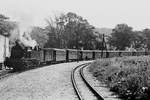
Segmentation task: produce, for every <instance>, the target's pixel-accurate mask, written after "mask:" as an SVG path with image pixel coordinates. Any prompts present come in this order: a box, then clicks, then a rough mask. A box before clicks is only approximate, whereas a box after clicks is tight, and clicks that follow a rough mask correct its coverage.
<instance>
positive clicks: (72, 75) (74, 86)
mask: <svg viewBox="0 0 150 100" xmlns="http://www.w3.org/2000/svg"><path fill="white" fill-rule="evenodd" d="M89 64H90V63H85V64H81V65H79V66H77V67H75V68H74V69H73V70H72V72H71V81H72V84H73V88H74V90H75V92H76V95H77V96H78V98H79V100H84V99H83V97H82V95H81V92H80V90H79V88H78V86H77V83H76V80H75V75H74V74H75V71H76V70H77V69H78V68H80V67H81V69H80V70H79V71H80V72H79V74H80V76H81V78H82V79H83V82H84V83H85V85H86V86H87V88H88V89H89V90H90V91H91V92H92V93H93V94H94V96H95V97H96V98H97V99H98V100H104V99H103V98H102V97H101V96H100V95H99V94H98V93H97V92H96V91H95V90H94V89H93V88H92V86H91V85H90V84H88V82H87V81H86V79H85V77H84V74H83V68H85V67H86V66H88V65H89Z"/></svg>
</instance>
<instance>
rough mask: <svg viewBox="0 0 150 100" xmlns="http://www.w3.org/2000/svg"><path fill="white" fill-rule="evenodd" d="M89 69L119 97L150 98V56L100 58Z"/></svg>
mask: <svg viewBox="0 0 150 100" xmlns="http://www.w3.org/2000/svg"><path fill="white" fill-rule="evenodd" d="M89 71H90V72H91V73H92V74H93V76H94V77H96V78H97V79H98V80H99V81H101V82H102V83H105V84H106V85H107V86H108V87H109V88H110V90H111V91H113V92H116V93H117V94H119V96H120V97H121V98H124V99H126V100H150V99H149V98H150V57H146V56H139V57H122V58H110V59H101V60H97V61H95V62H93V64H92V65H91V66H90V68H89Z"/></svg>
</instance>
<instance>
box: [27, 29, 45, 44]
mask: <svg viewBox="0 0 150 100" xmlns="http://www.w3.org/2000/svg"><path fill="white" fill-rule="evenodd" d="M30 35H31V38H32V39H34V40H35V41H36V42H37V43H38V44H39V46H40V47H44V45H45V43H46V42H47V41H48V34H47V32H46V30H45V29H42V28H40V27H32V31H31V33H30Z"/></svg>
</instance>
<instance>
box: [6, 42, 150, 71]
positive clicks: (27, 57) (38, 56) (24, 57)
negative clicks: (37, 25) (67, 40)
mask: <svg viewBox="0 0 150 100" xmlns="http://www.w3.org/2000/svg"><path fill="white" fill-rule="evenodd" d="M149 54H150V52H145V51H140V52H139V51H138V52H135V51H134V52H129V51H106V50H75V49H54V48H43V49H38V50H29V48H25V47H23V46H21V45H20V44H19V43H16V45H15V46H14V47H13V48H12V50H11V56H10V57H9V58H6V60H5V62H4V64H5V66H7V67H10V68H13V70H14V71H20V70H26V69H31V68H36V67H38V66H40V65H43V64H52V63H58V62H70V61H82V60H94V59H100V58H111V57H121V56H140V55H149Z"/></svg>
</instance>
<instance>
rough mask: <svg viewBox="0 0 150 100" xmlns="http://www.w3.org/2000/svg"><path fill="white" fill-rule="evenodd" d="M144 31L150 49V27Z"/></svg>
mask: <svg viewBox="0 0 150 100" xmlns="http://www.w3.org/2000/svg"><path fill="white" fill-rule="evenodd" d="M142 32H143V35H144V36H145V38H146V44H147V48H148V49H149V50H150V29H144V30H143V31H142Z"/></svg>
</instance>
